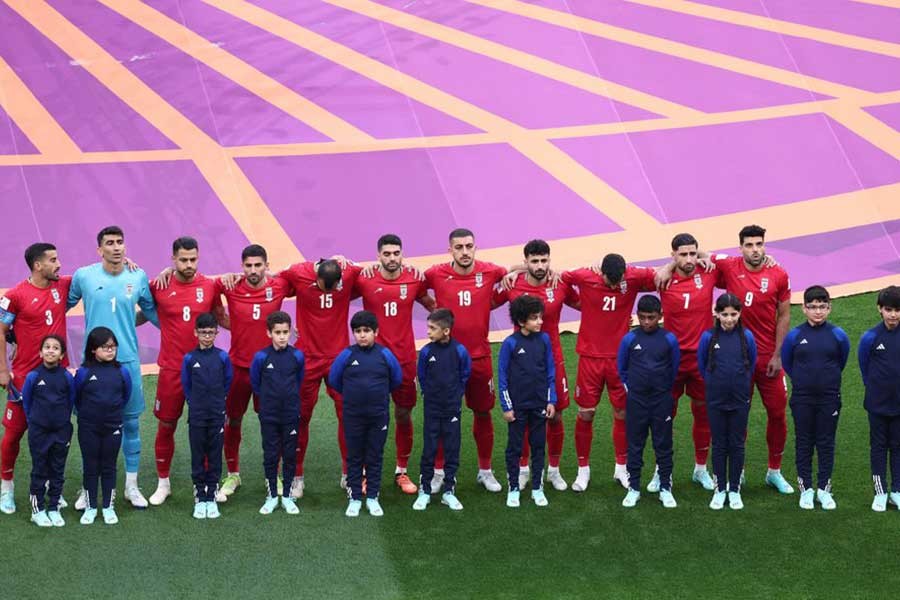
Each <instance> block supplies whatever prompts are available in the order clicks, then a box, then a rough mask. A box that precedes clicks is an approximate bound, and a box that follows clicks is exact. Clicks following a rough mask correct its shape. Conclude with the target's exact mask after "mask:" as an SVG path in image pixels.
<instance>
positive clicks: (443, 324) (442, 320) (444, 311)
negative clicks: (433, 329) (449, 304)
mask: <svg viewBox="0 0 900 600" xmlns="http://www.w3.org/2000/svg"><path fill="white" fill-rule="evenodd" d="M428 322H429V323H434V324H435V325H437V326H438V327H440V328H441V329H453V311H452V310H450V309H449V308H438V309H436V310H435V311H434V312H433V313H431V314H430V315H428Z"/></svg>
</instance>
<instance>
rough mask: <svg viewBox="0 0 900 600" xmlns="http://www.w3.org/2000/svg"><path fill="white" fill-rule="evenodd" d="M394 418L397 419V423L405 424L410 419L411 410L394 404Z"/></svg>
mask: <svg viewBox="0 0 900 600" xmlns="http://www.w3.org/2000/svg"><path fill="white" fill-rule="evenodd" d="M394 418H395V419H397V423H403V424H404V425H405V424H406V423H409V422H410V421H411V420H412V411H410V409H409V408H408V407H405V406H395V407H394Z"/></svg>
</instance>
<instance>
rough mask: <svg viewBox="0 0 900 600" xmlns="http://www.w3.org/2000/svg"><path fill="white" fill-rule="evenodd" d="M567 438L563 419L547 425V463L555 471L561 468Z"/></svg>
mask: <svg viewBox="0 0 900 600" xmlns="http://www.w3.org/2000/svg"><path fill="white" fill-rule="evenodd" d="M565 437H566V429H565V427H564V426H563V421H562V419H560V420H559V421H550V422H549V423H547V455H548V461H547V462H548V463H549V464H550V466H551V467H553V468H554V469H558V468H559V457H560V456H562V448H563V440H564V439H565Z"/></svg>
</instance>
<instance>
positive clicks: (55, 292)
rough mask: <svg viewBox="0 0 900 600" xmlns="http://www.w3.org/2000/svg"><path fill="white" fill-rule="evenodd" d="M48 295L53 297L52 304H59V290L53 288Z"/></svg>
mask: <svg viewBox="0 0 900 600" xmlns="http://www.w3.org/2000/svg"><path fill="white" fill-rule="evenodd" d="M50 295H51V296H53V303H54V304H59V302H60V298H59V290H58V289H56V288H53V289H52V290H50Z"/></svg>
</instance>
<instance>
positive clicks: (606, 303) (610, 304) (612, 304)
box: [603, 296, 616, 311]
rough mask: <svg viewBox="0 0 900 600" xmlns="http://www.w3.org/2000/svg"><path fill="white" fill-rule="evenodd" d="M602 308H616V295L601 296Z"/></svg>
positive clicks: (606, 309) (608, 309) (609, 309)
mask: <svg viewBox="0 0 900 600" xmlns="http://www.w3.org/2000/svg"><path fill="white" fill-rule="evenodd" d="M603 310H605V311H614V310H616V297H615V296H603Z"/></svg>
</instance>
